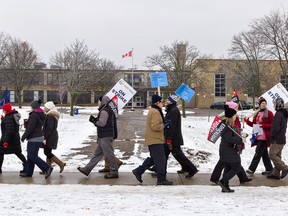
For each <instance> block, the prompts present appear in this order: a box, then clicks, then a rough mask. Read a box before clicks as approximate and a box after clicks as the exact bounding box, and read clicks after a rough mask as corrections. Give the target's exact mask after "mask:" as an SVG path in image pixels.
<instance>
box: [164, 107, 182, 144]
mask: <svg viewBox="0 0 288 216" xmlns="http://www.w3.org/2000/svg"><path fill="white" fill-rule="evenodd" d="M166 111H167V113H166V115H165V119H164V124H165V125H166V126H165V129H164V130H165V139H166V140H167V139H168V140H171V141H172V145H173V146H180V145H183V137H182V132H181V114H180V111H179V109H178V107H177V106H176V104H170V105H169V106H168V107H167V110H166Z"/></svg>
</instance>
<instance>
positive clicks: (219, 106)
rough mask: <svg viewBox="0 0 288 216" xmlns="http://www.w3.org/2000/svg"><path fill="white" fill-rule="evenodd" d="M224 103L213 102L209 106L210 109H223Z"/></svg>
mask: <svg viewBox="0 0 288 216" xmlns="http://www.w3.org/2000/svg"><path fill="white" fill-rule="evenodd" d="M224 105H225V101H220V102H215V103H213V104H211V106H210V109H224Z"/></svg>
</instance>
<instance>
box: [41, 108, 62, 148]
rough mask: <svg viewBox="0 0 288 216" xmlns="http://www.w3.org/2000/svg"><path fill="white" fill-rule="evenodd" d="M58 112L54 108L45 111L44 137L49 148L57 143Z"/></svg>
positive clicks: (54, 146) (55, 146)
mask: <svg viewBox="0 0 288 216" xmlns="http://www.w3.org/2000/svg"><path fill="white" fill-rule="evenodd" d="M59 118H60V113H59V112H58V111H56V110H50V111H49V112H48V113H47V116H46V119H45V121H44V125H43V133H44V139H45V140H46V144H45V145H46V147H48V148H50V149H56V148H57V143H58V131H57V127H58V120H59Z"/></svg>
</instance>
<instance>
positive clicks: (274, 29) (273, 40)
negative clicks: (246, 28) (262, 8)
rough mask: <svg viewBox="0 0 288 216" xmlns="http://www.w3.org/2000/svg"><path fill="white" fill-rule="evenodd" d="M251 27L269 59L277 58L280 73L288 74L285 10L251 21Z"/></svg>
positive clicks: (287, 22)
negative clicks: (262, 44) (263, 45)
mask: <svg viewBox="0 0 288 216" xmlns="http://www.w3.org/2000/svg"><path fill="white" fill-rule="evenodd" d="M251 27H252V29H253V31H254V32H256V34H257V35H259V36H260V37H261V40H262V42H263V43H264V44H265V51H266V53H267V55H268V56H269V58H270V59H277V60H279V64H280V67H281V70H282V75H284V76H285V77H287V75H288V73H287V72H288V67H287V65H288V16H287V14H286V13H285V12H283V13H282V14H281V13H280V12H279V11H274V12H271V14H270V15H268V16H264V17H263V18H260V19H257V20H255V21H254V22H252V24H251ZM287 81H288V80H287Z"/></svg>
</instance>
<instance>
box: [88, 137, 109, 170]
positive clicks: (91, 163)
mask: <svg viewBox="0 0 288 216" xmlns="http://www.w3.org/2000/svg"><path fill="white" fill-rule="evenodd" d="M101 139H102V138H101ZM101 139H98V141H97V147H96V149H95V152H94V155H93V157H92V158H91V160H90V161H89V163H88V164H87V165H86V166H85V167H84V169H85V170H86V172H87V173H88V174H89V173H90V172H91V171H92V169H94V167H95V166H96V165H97V163H98V162H99V161H100V160H101V158H102V157H103V155H104V154H103V150H102V146H101V143H102V142H101V141H100V140H101Z"/></svg>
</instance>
